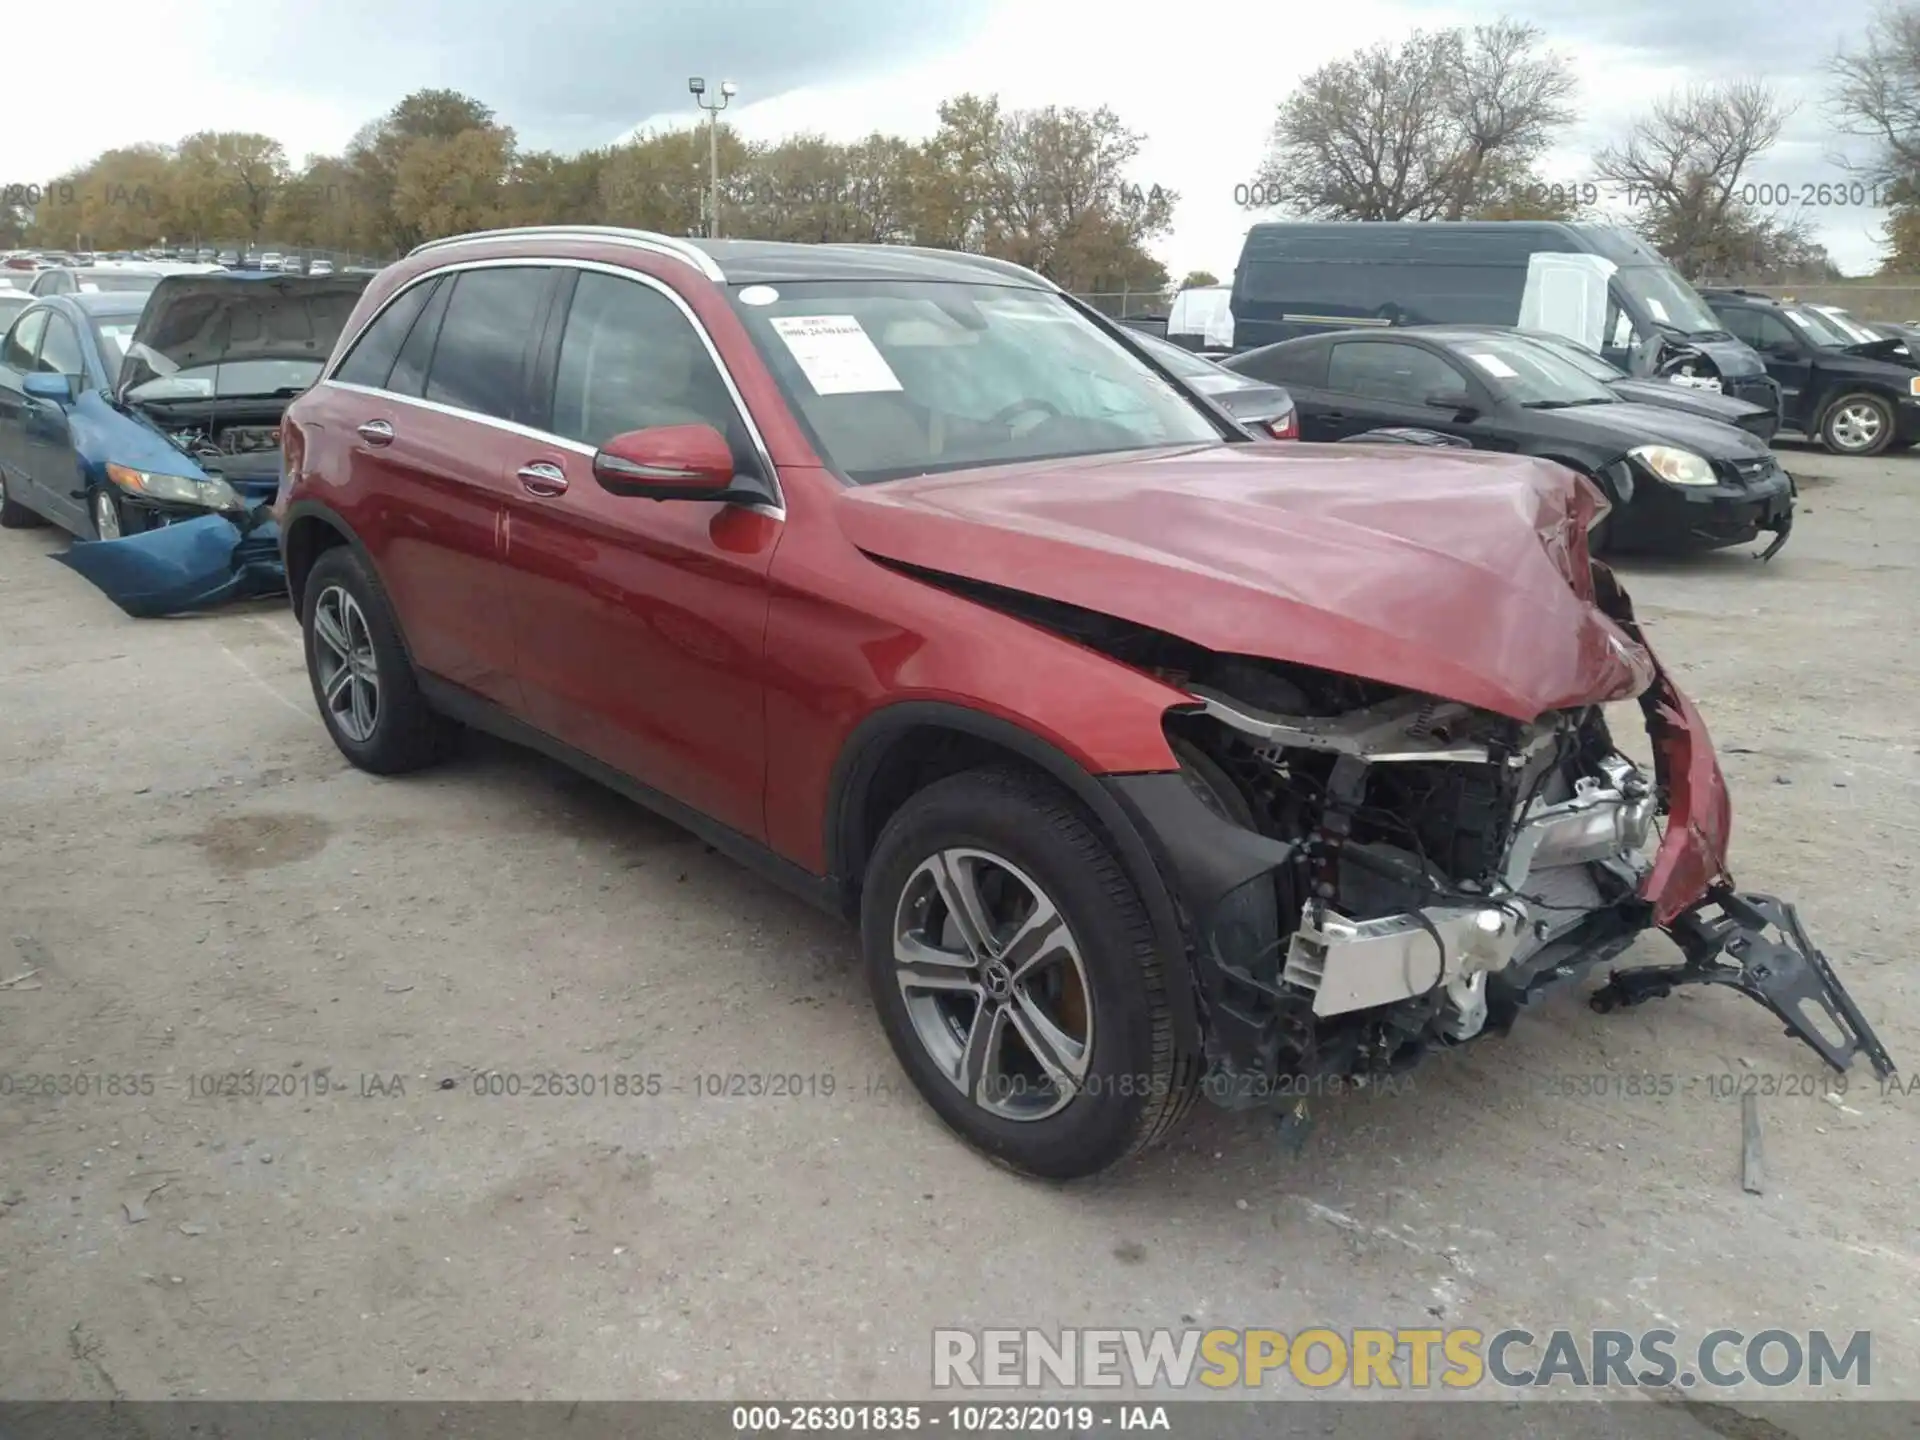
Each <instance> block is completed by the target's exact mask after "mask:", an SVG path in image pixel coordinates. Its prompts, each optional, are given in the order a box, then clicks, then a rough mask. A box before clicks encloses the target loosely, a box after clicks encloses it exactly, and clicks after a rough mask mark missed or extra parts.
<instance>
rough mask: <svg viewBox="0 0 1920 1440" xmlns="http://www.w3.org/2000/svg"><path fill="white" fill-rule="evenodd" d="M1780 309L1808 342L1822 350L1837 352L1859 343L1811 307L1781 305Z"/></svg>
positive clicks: (1835, 323) (1830, 319) (1831, 320)
mask: <svg viewBox="0 0 1920 1440" xmlns="http://www.w3.org/2000/svg"><path fill="white" fill-rule="evenodd" d="M1780 308H1781V310H1782V311H1783V312H1784V313H1785V314H1786V315H1787V317H1788V318H1789V319H1791V320H1792V321H1793V323H1794V324H1795V325H1796V326H1798V327H1799V329H1800V331H1801V332H1802V333H1803V334H1804V335H1805V336H1806V337H1807V338H1808V339H1809V340H1811V341H1813V343H1814V344H1816V345H1818V346H1819V347H1820V348H1821V349H1823V350H1839V349H1842V348H1844V347H1845V346H1848V345H1857V344H1859V343H1860V342H1859V341H1858V340H1855V339H1854V338H1853V337H1852V336H1851V335H1849V334H1848V333H1847V332H1846V331H1845V330H1843V329H1841V328H1840V326H1839V324H1838V323H1837V322H1835V321H1834V320H1833V319H1832V318H1831V317H1829V316H1826V315H1822V314H1821V313H1820V312H1819V311H1818V310H1815V309H1813V308H1812V307H1811V306H1808V305H1782V306H1781V307H1780Z"/></svg>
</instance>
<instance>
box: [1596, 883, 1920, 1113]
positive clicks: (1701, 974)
mask: <svg viewBox="0 0 1920 1440" xmlns="http://www.w3.org/2000/svg"><path fill="white" fill-rule="evenodd" d="M1715 912H1717V913H1715ZM1770 929H1771V930H1772V931H1773V932H1774V933H1775V934H1776V935H1777V936H1778V937H1779V938H1777V939H1776V938H1774V937H1773V936H1770V935H1769V934H1768V931H1769V930H1770ZM1667 933H1668V934H1669V935H1671V936H1672V937H1673V939H1674V942H1675V943H1676V944H1677V945H1679V947H1680V949H1681V951H1682V953H1684V954H1685V955H1686V957H1687V958H1686V963H1685V964H1682V965H1654V966H1647V967H1644V968H1641V969H1634V970H1615V971H1614V972H1613V973H1612V974H1611V975H1610V976H1609V977H1608V979H1607V983H1606V984H1605V985H1603V986H1601V987H1600V989H1598V990H1596V991H1595V992H1594V993H1593V995H1592V997H1591V998H1590V999H1589V1001H1588V1003H1589V1004H1590V1005H1592V1007H1593V1008H1594V1009H1595V1010H1597V1011H1599V1012H1600V1013H1601V1014H1603V1015H1604V1014H1606V1013H1607V1012H1609V1011H1611V1010H1615V1009H1620V1008H1623V1007H1626V1006H1631V1005H1638V1004H1640V1003H1641V1002H1642V1001H1645V1000H1653V999H1658V998H1659V997H1661V996H1664V995H1670V994H1672V993H1673V991H1674V990H1675V988H1677V987H1678V986H1681V985H1730V986H1732V987H1733V988H1734V989H1736V990H1738V991H1739V992H1740V993H1741V994H1742V995H1746V996H1748V997H1750V998H1751V999H1754V1000H1757V1001H1759V1002H1760V1003H1761V1004H1762V1005H1764V1006H1766V1007H1767V1009H1769V1010H1771V1011H1772V1012H1773V1013H1774V1014H1775V1015H1777V1016H1779V1017H1780V1020H1781V1021H1782V1023H1784V1024H1785V1025H1786V1027H1787V1034H1789V1035H1793V1036H1797V1037H1798V1038H1800V1039H1801V1040H1803V1041H1805V1042H1806V1043H1807V1044H1808V1045H1809V1046H1811V1047H1812V1048H1813V1049H1814V1050H1815V1051H1816V1052H1817V1053H1818V1054H1819V1056H1820V1058H1821V1059H1823V1060H1825V1061H1826V1062H1827V1064H1829V1065H1831V1066H1832V1067H1833V1068H1834V1069H1835V1070H1840V1071H1844V1070H1845V1069H1846V1068H1847V1067H1848V1065H1850V1064H1851V1063H1852V1061H1853V1057H1854V1056H1855V1055H1865V1056H1866V1057H1867V1063H1868V1064H1869V1065H1871V1066H1872V1067H1873V1073H1874V1074H1875V1075H1876V1076H1877V1077H1878V1078H1880V1079H1882V1080H1885V1079H1887V1078H1889V1077H1890V1076H1891V1075H1892V1074H1893V1073H1894V1064H1893V1060H1892V1058H1891V1057H1890V1056H1888V1054H1887V1052H1886V1048H1885V1047H1884V1046H1883V1045H1881V1043H1880V1038H1879V1037H1878V1036H1877V1035H1875V1034H1874V1033H1873V1027H1872V1026H1871V1025H1869V1024H1867V1019H1866V1016H1864V1015H1862V1014H1861V1013H1860V1007H1859V1006H1858V1005H1856V1004H1854V1003H1853V997H1852V996H1851V995H1849V994H1847V991H1846V987H1845V986H1844V985H1842V984H1841V983H1840V977H1839V976H1837V975H1835V974H1834V973H1833V966H1832V965H1830V964H1828V963H1827V957H1826V956H1825V955H1824V954H1822V953H1821V952H1820V951H1819V950H1818V949H1817V948H1816V947H1815V946H1814V943H1813V941H1812V940H1810V939H1808V938H1807V932H1806V928H1805V927H1804V926H1802V925H1801V923H1800V916H1799V913H1798V912H1797V911H1796V910H1795V909H1794V908H1793V906H1792V905H1790V904H1788V903H1787V902H1786V901H1784V900H1778V899H1775V898H1774V897H1773V896H1771V895H1742V894H1739V893H1737V892H1736V891H1734V890H1731V889H1727V888H1724V887H1722V888H1716V889H1713V890H1710V891H1709V892H1708V893H1707V894H1706V895H1705V896H1704V897H1702V899H1701V900H1700V902H1699V903H1698V904H1697V905H1695V906H1693V908H1691V909H1690V910H1687V911H1686V912H1685V913H1684V914H1682V915H1680V916H1679V917H1678V918H1677V919H1675V920H1674V922H1673V923H1672V924H1671V925H1669V926H1667ZM1813 1007H1817V1012H1816V1013H1817V1016H1818V1019H1819V1021H1820V1023H1815V1021H1814V1020H1813V1019H1810V1018H1809V1011H1810V1010H1812V1009H1813ZM1835 1033H1837V1034H1838V1035H1840V1036H1841V1037H1843V1038H1842V1039H1841V1040H1839V1041H1836V1040H1834V1039H1833V1034H1835Z"/></svg>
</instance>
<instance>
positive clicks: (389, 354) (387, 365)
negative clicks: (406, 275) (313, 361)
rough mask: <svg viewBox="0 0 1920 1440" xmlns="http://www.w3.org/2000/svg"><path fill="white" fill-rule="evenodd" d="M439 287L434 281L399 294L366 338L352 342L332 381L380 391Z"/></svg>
mask: <svg viewBox="0 0 1920 1440" xmlns="http://www.w3.org/2000/svg"><path fill="white" fill-rule="evenodd" d="M439 283H440V281H439V279H438V278H437V277H436V278H434V279H430V280H425V281H422V282H421V283H419V284H417V285H414V286H412V287H411V288H409V289H407V290H404V291H402V292H401V293H400V295H399V297H398V298H397V299H395V300H394V301H393V302H392V303H391V304H389V305H388V306H387V308H386V309H385V310H382V311H381V312H380V314H379V316H378V317H377V318H376V319H375V320H374V322H373V324H372V325H370V326H368V327H367V332H366V334H364V335H362V336H361V337H360V338H359V339H358V340H356V341H355V342H354V344H353V349H352V350H351V351H349V352H348V354H347V358H346V359H345V360H344V361H342V362H341V365H340V368H339V369H338V370H336V371H335V372H334V379H336V380H344V381H346V382H347V383H348V384H350V385H368V386H372V387H373V388H374V389H379V388H381V387H383V386H384V385H385V384H386V383H387V377H388V376H389V375H391V374H392V373H393V362H394V361H395V360H397V359H398V358H399V356H400V347H401V346H402V345H404V344H406V341H407V335H408V333H409V332H411V331H412V329H413V324H414V321H416V320H417V319H419V318H420V312H421V310H422V309H424V308H425V306H426V303H427V297H428V296H429V295H431V294H432V293H433V289H434V287H435V286H436V285H438V284H439Z"/></svg>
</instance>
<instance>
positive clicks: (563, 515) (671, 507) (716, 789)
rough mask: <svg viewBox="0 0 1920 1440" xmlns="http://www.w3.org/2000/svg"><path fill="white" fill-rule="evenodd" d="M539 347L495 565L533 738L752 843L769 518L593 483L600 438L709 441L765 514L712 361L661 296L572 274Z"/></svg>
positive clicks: (745, 431) (744, 429) (657, 281)
mask: <svg viewBox="0 0 1920 1440" xmlns="http://www.w3.org/2000/svg"><path fill="white" fill-rule="evenodd" d="M561 293H562V296H563V306H556V308H555V311H554V317H553V320H552V322H551V323H550V325H549V329H548V334H547V336H546V337H545V343H544V344H543V346H542V352H541V361H540V364H539V366H538V370H537V374H538V381H537V397H536V398H537V403H538V405H539V408H540V414H541V419H540V422H539V423H540V427H541V428H542V429H543V430H545V431H546V432H548V433H547V434H546V435H545V436H543V437H535V436H533V435H528V436H526V437H524V438H522V437H515V438H514V439H513V440H512V442H511V447H512V448H511V454H510V456H509V459H508V464H507V467H506V468H507V472H508V474H509V475H510V476H511V477H512V479H513V484H512V486H511V487H510V490H509V494H508V500H507V526H506V558H507V573H508V577H509V579H508V584H509V587H510V600H511V607H512V611H513V618H514V625H515V627H516V631H517V633H518V637H519V653H520V663H521V681H522V684H523V685H524V686H525V688H526V694H527V706H528V713H529V716H530V718H531V719H532V720H533V722H534V723H535V724H536V725H538V726H539V727H540V728H541V729H542V730H545V731H546V732H547V733H548V734H550V735H553V736H555V737H556V738H558V739H560V740H563V741H565V742H566V743H567V744H569V745H571V746H573V747H574V748H576V749H578V750H582V751H585V752H586V753H587V754H589V755H591V756H593V757H594V758H595V759H598V760H600V761H601V762H603V763H605V764H607V765H610V766H612V767H613V768H614V769H616V770H618V771H620V772H622V773H623V774H625V775H628V776H631V777H632V778H634V779H636V780H639V781H640V782H642V783H643V784H645V785H648V786H650V787H651V788H653V789H655V790H658V791H660V792H662V793H663V794H666V795H669V796H671V797H673V798H674V799H676V800H679V801H681V802H682V803H683V804H686V805H689V806H691V807H693V808H694V809H696V810H698V811H700V812H702V813H703V814H705V815H708V816H711V817H712V818H714V819H715V820H718V821H720V822H721V823H722V824H724V825H726V826H728V827H730V828H731V829H734V830H736V831H739V832H741V833H742V834H745V835H749V836H752V837H753V838H755V839H760V838H762V837H764V835H765V833H766V824H765V788H766V733H765V721H764V699H763V689H764V677H763V670H762V666H763V650H762V645H763V639H764V636H765V633H766V625H767V612H768V605H769V597H768V591H767V571H768V567H769V566H770V565H771V564H772V562H773V553H774V547H775V545H776V543H777V542H778V540H779V538H780V534H781V530H782V527H783V520H782V519H781V518H780V517H779V516H778V514H777V513H773V512H772V510H771V507H768V508H754V509H749V508H746V507H743V506H739V505H723V504H720V503H718V502H714V501H686V500H675V501H664V502H663V501H655V500H641V499H635V498H633V497H623V496H618V495H614V494H611V493H609V492H608V491H606V490H604V489H602V488H601V486H600V484H599V482H598V481H596V480H595V479H594V477H593V454H594V452H595V450H597V449H598V448H599V446H601V445H602V444H604V443H605V442H606V441H607V440H609V439H611V438H612V437H613V436H615V435H618V434H622V433H624V432H626V431H631V430H642V429H646V428H648V427H650V426H656V425H687V424H704V425H710V426H712V427H713V428H714V429H715V430H717V431H719V432H720V433H721V434H722V435H723V436H725V437H726V438H727V440H728V442H729V445H730V448H731V449H732V451H733V455H734V466H735V470H736V473H738V474H742V475H745V474H748V473H753V474H756V475H759V477H760V478H761V479H762V480H764V481H765V482H766V483H767V486H768V490H767V493H768V494H770V495H773V494H777V493H778V491H777V489H775V488H774V477H773V476H772V474H771V473H770V468H771V467H770V466H769V464H768V462H767V461H766V459H765V457H764V455H763V454H762V453H761V447H760V446H759V444H758V442H757V440H756V438H755V435H754V432H753V431H752V429H751V427H750V425H749V424H748V421H747V417H746V415H745V413H744V411H743V410H742V409H741V407H740V406H739V404H738V403H737V402H736V400H735V397H734V395H733V392H732V391H731V389H730V387H729V385H728V383H727V381H726V379H725V378H724V376H723V372H722V369H721V365H720V362H719V360H718V358H717V352H716V351H715V350H714V349H713V348H712V346H711V344H710V341H709V340H708V337H707V335H706V332H705V331H704V330H703V329H702V328H701V327H700V326H699V325H698V323H697V322H696V321H695V320H694V318H693V315H692V312H691V311H690V310H689V309H688V308H687V307H686V306H685V305H684V304H682V303H681V302H680V300H679V298H678V297H677V295H676V294H675V292H674V291H673V289H672V287H671V286H670V285H669V284H668V283H667V282H666V281H665V280H664V279H662V278H660V277H658V276H654V275H650V274H642V273H639V272H636V271H627V270H617V271H616V270H612V269H607V268H580V269H578V270H574V271H571V272H569V274H568V277H567V279H566V281H564V282H563V283H562V286H561Z"/></svg>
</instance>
